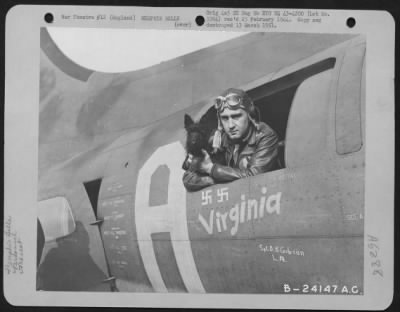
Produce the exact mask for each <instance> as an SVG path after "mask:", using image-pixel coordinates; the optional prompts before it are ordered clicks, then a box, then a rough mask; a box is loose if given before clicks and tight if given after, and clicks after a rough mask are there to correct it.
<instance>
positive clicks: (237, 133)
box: [220, 107, 249, 140]
mask: <svg viewBox="0 0 400 312" xmlns="http://www.w3.org/2000/svg"><path fill="white" fill-rule="evenodd" d="M220 118H221V122H222V126H223V127H224V130H225V132H226V134H227V135H228V136H229V138H230V139H231V140H240V139H242V138H243V137H244V136H245V135H246V134H247V129H248V127H249V116H248V115H247V112H246V111H244V110H243V109H241V108H239V109H235V110H233V109H230V108H228V107H227V108H225V109H224V110H223V112H222V113H220Z"/></svg>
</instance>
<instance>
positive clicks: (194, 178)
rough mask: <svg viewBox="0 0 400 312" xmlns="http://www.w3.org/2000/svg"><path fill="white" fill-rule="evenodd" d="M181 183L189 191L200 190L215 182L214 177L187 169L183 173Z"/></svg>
mask: <svg viewBox="0 0 400 312" xmlns="http://www.w3.org/2000/svg"><path fill="white" fill-rule="evenodd" d="M182 180H183V185H184V186H185V188H186V190H188V191H189V192H195V191H198V190H201V189H203V188H205V187H207V186H210V185H213V184H215V182H214V179H213V178H211V177H209V176H200V175H199V174H198V173H197V172H194V171H190V170H187V171H185V173H184V174H183V179H182Z"/></svg>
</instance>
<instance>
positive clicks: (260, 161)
mask: <svg viewBox="0 0 400 312" xmlns="http://www.w3.org/2000/svg"><path fill="white" fill-rule="evenodd" d="M278 143H279V139H278V136H277V135H276V133H275V131H274V130H273V129H271V127H269V126H268V125H267V124H265V123H263V122H260V123H259V124H258V127H257V128H255V127H254V126H251V129H250V131H249V133H248V134H247V136H246V137H245V138H244V139H243V140H242V142H241V143H240V144H238V145H237V146H236V147H235V144H234V143H233V142H231V141H230V140H229V138H228V136H227V135H226V133H223V134H222V144H221V151H220V152H221V153H223V154H224V156H225V157H222V158H223V161H222V162H219V163H214V165H213V167H212V170H211V173H210V175H209V176H208V175H202V174H199V173H197V172H195V171H193V170H191V168H189V169H188V170H187V171H186V172H185V174H184V176H183V183H184V185H185V187H186V189H187V190H188V191H197V190H200V189H202V188H204V187H207V186H210V185H213V184H216V183H226V182H230V181H234V180H237V179H240V178H246V177H250V176H254V175H257V174H260V173H264V172H267V171H271V170H276V169H278V167H279V165H278V161H277V160H278V157H277V156H278Z"/></svg>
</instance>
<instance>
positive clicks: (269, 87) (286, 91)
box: [247, 58, 336, 168]
mask: <svg viewBox="0 0 400 312" xmlns="http://www.w3.org/2000/svg"><path fill="white" fill-rule="evenodd" d="M335 62H336V59H335V58H327V59H324V60H322V61H319V62H317V63H314V64H312V65H310V66H307V67H304V68H302V69H300V70H297V71H295V72H292V73H290V74H288V75H286V76H283V77H281V78H278V79H275V80H272V81H271V82H268V83H266V84H264V85H261V86H258V87H256V88H254V89H252V90H248V91H247V92H248V93H249V95H250V96H251V97H252V98H253V99H254V103H255V105H256V106H257V108H258V109H259V111H260V120H261V121H263V122H265V123H267V124H268V125H269V126H270V127H271V128H273V129H274V130H275V131H276V133H277V135H278V137H279V139H280V141H281V143H280V147H279V162H280V164H281V168H284V167H286V165H287V159H286V157H285V155H287V150H286V149H287V143H288V142H287V128H288V121H289V114H291V113H290V112H291V110H292V104H293V103H294V101H295V97H296V94H297V93H298V89H299V88H300V87H301V86H302V84H303V83H304V82H305V81H307V80H308V79H311V77H318V76H319V75H320V74H321V73H324V72H326V71H328V70H329V69H331V68H333V67H334V66H335ZM302 89H303V88H302Z"/></svg>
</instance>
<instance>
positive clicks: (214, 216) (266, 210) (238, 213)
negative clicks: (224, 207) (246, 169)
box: [198, 187, 282, 236]
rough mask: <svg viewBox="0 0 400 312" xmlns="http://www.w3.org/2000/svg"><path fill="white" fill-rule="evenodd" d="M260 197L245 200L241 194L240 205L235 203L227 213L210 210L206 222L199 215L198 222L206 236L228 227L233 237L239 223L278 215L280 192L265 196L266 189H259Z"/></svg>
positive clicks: (225, 229)
mask: <svg viewBox="0 0 400 312" xmlns="http://www.w3.org/2000/svg"><path fill="white" fill-rule="evenodd" d="M261 193H262V196H261V197H260V199H259V200H257V199H247V200H246V196H245V195H244V194H243V195H242V196H241V197H240V199H241V203H237V204H236V205H234V206H233V207H232V208H230V209H229V210H228V211H227V212H224V213H222V212H220V211H215V210H214V209H212V210H211V211H210V214H209V216H208V220H206V219H205V218H204V217H203V216H202V215H201V214H199V217H198V219H199V221H200V223H201V225H202V226H203V227H204V229H205V230H206V231H207V233H208V234H210V235H211V234H213V232H214V229H215V228H216V230H217V231H218V232H219V233H221V232H224V231H227V230H228V225H230V234H231V235H232V236H233V235H235V234H236V233H237V231H238V229H239V224H240V223H245V222H249V221H251V220H255V219H261V218H264V215H265V214H273V213H276V214H278V215H279V214H280V202H281V195H282V192H278V193H276V194H272V195H270V196H268V197H267V196H266V193H267V188H266V187H263V188H261Z"/></svg>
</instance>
